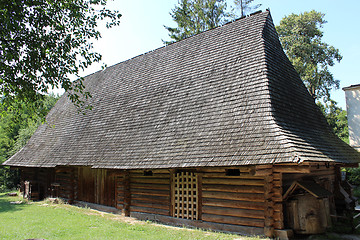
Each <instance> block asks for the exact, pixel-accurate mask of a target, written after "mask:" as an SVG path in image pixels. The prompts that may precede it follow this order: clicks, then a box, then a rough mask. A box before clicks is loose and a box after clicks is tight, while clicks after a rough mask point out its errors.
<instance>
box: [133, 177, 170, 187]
mask: <svg viewBox="0 0 360 240" xmlns="http://www.w3.org/2000/svg"><path fill="white" fill-rule="evenodd" d="M131 182H132V183H148V184H149V183H154V184H167V185H169V184H170V179H169V178H131Z"/></svg>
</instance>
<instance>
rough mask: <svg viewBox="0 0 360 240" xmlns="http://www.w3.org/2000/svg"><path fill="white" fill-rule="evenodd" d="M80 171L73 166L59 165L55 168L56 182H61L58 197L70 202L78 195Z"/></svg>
mask: <svg viewBox="0 0 360 240" xmlns="http://www.w3.org/2000/svg"><path fill="white" fill-rule="evenodd" d="M77 179H78V171H77V169H76V168H73V167H58V168H56V169H55V182H56V183H57V184H59V185H60V186H59V187H58V189H57V190H58V192H57V194H58V197H61V198H66V199H68V200H69V201H70V202H72V201H73V200H74V199H77V198H78V197H77V196H78V181H77Z"/></svg>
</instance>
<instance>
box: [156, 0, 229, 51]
mask: <svg viewBox="0 0 360 240" xmlns="http://www.w3.org/2000/svg"><path fill="white" fill-rule="evenodd" d="M170 15H171V17H172V19H173V20H174V21H175V22H176V23H177V27H175V28H173V27H167V26H164V27H165V28H166V29H167V30H168V31H169V37H170V38H171V39H172V40H171V41H163V42H164V43H165V44H170V43H173V42H177V41H180V40H182V39H185V38H188V37H191V36H193V35H195V34H198V33H201V32H203V31H206V30H208V29H212V28H215V27H217V26H219V25H221V24H223V23H224V21H225V19H226V18H227V17H229V16H230V15H229V13H227V12H226V2H225V1H224V0H179V2H178V6H175V8H174V9H172V11H171V12H170Z"/></svg>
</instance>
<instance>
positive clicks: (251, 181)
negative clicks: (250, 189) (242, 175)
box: [203, 178, 265, 186]
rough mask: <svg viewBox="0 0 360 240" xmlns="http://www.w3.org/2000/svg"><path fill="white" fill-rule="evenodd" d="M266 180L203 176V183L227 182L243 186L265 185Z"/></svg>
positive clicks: (227, 183) (226, 183)
mask: <svg viewBox="0 0 360 240" xmlns="http://www.w3.org/2000/svg"><path fill="white" fill-rule="evenodd" d="M264 183H265V181H264V180H258V179H224V178H219V179H213V178H203V184H225V185H241V186H264Z"/></svg>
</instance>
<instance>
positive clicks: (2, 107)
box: [0, 95, 59, 191]
mask: <svg viewBox="0 0 360 240" xmlns="http://www.w3.org/2000/svg"><path fill="white" fill-rule="evenodd" d="M58 98H59V97H57V96H54V95H50V96H43V97H42V99H41V100H37V101H36V102H27V103H26V102H24V101H21V100H17V101H14V102H13V103H12V104H11V105H10V106H8V105H7V104H5V103H4V102H3V101H0V112H1V113H2V114H1V119H0V164H2V163H3V162H4V161H6V160H7V159H8V158H9V157H11V156H12V155H13V154H15V153H16V152H17V151H19V150H20V149H21V148H22V147H23V146H24V145H25V144H26V143H27V141H28V140H29V139H30V137H31V136H32V134H33V133H34V132H35V130H36V129H37V127H38V126H39V125H40V124H41V123H42V120H43V119H44V116H45V115H46V114H47V113H48V112H49V111H50V109H51V108H52V107H53V106H54V105H55V103H56V101H57V100H58ZM35 107H36V108H35ZM18 178H19V176H18V172H17V171H14V170H10V169H9V167H6V166H1V165H0V191H4V190H6V189H12V188H15V187H16V185H17V183H18V180H19V179H18Z"/></svg>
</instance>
